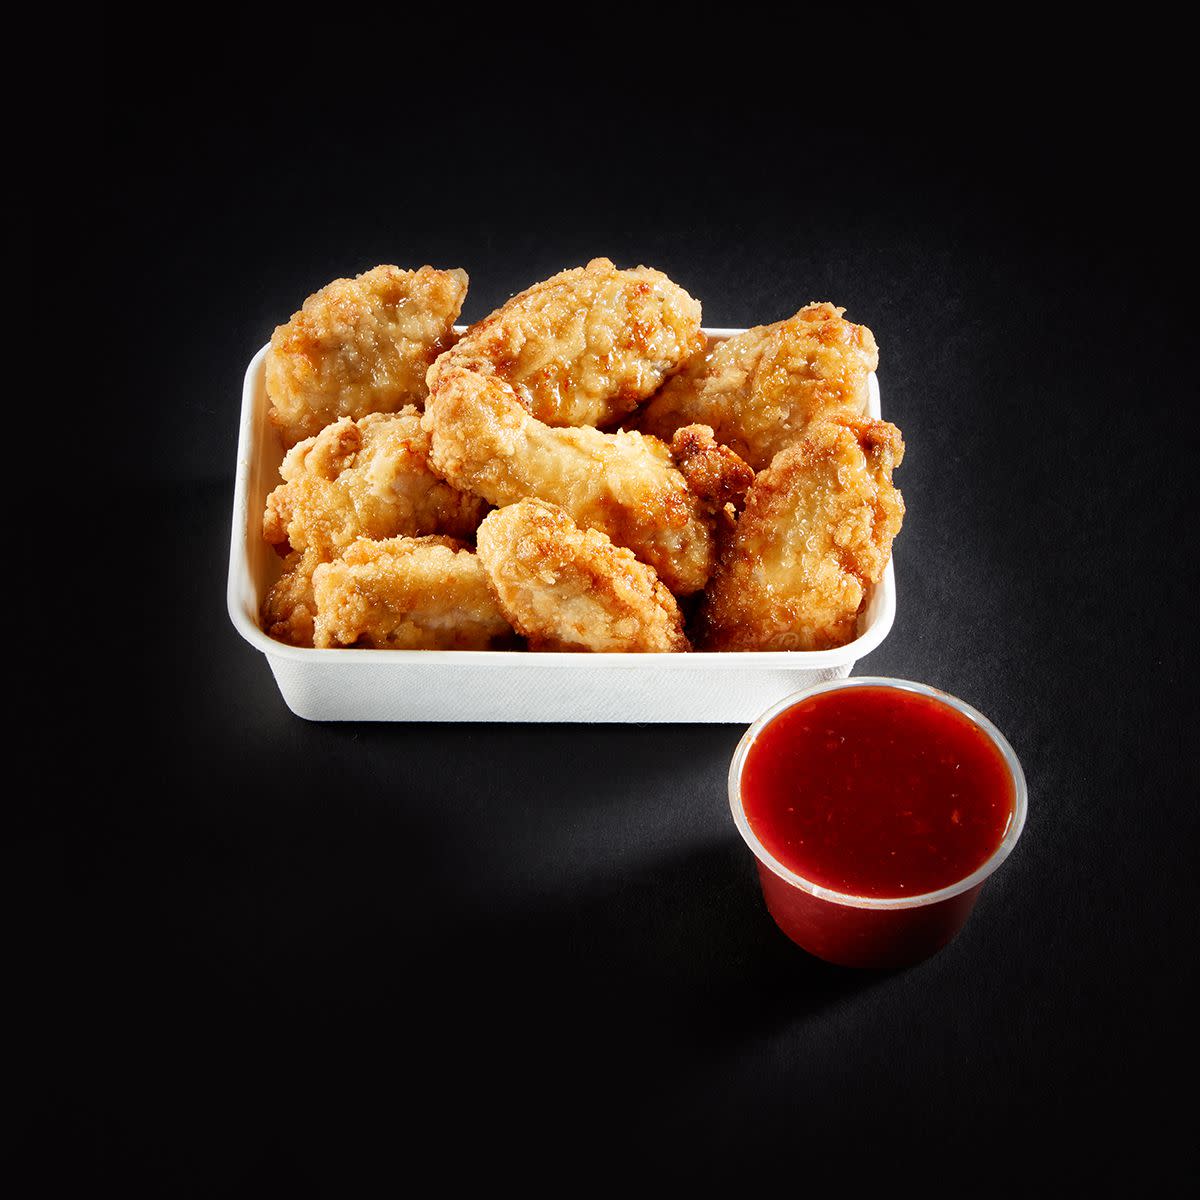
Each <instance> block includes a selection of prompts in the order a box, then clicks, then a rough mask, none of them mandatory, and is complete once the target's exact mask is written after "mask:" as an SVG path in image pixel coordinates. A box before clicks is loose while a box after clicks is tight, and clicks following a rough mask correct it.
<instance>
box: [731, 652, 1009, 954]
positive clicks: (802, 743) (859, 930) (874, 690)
mask: <svg viewBox="0 0 1200 1200" xmlns="http://www.w3.org/2000/svg"><path fill="white" fill-rule="evenodd" d="M729 802H730V807H731V808H732V810H733V819H734V821H735V823H736V824H737V828H738V832H739V833H741V835H742V837H743V839H744V840H745V842H746V844H747V845H748V846H749V847H750V849H751V850H752V851H753V852H754V856H755V859H756V861H757V866H758V875H759V879H760V881H761V882H762V889H763V898H764V899H765V901H766V904H767V908H768V910H769V911H770V913H771V916H772V917H773V918H774V919H775V922H776V924H777V925H778V926H779V928H780V929H781V930H783V932H784V933H785V934H787V936H788V937H789V938H791V940H792V941H793V942H795V943H796V944H797V945H799V946H802V947H803V948H804V949H805V950H807V951H808V952H809V953H810V954H814V955H816V956H817V957H818V958H821V959H824V960H826V961H827V962H832V963H837V964H839V965H842V966H849V967H885V968H894V967H902V966H908V965H910V964H912V963H915V962H919V961H920V960H921V959H923V958H927V957H928V956H929V955H931V954H933V953H935V952H936V951H937V950H939V949H941V948H942V947H943V946H944V945H946V943H947V942H949V941H950V940H951V938H953V937H954V935H955V934H956V933H958V931H959V930H960V929H961V928H962V926H963V924H964V923H965V921H966V919H967V917H968V916H970V914H971V910H972V909H973V908H974V906H975V901H976V899H977V898H978V896H979V893H980V890H981V889H982V888H983V885H984V883H985V881H986V880H987V879H988V877H989V876H990V875H991V874H992V872H993V871H995V870H996V868H997V867H998V866H1000V864H1001V863H1002V862H1003V861H1004V860H1005V859H1006V858H1007V857H1008V855H1009V854H1010V852H1011V851H1012V848H1013V847H1014V846H1015V845H1016V842H1017V839H1018V838H1019V837H1020V835H1021V830H1022V828H1023V827H1024V824H1025V814H1026V809H1027V804H1028V798H1027V793H1026V786H1025V777H1024V774H1023V773H1022V771H1021V764H1020V763H1019V762H1018V761H1017V756H1016V754H1014V753H1013V749H1012V747H1011V746H1010V745H1009V744H1008V742H1007V741H1006V740H1005V738H1004V736H1003V735H1002V734H1001V733H1000V731H999V730H998V729H997V728H996V727H995V726H994V725H993V724H992V723H991V722H990V721H989V720H988V719H987V718H986V717H984V716H983V715H982V714H981V713H979V712H977V711H976V710H975V709H973V708H971V707H970V705H967V704H964V703H963V702H962V701H961V700H957V699H955V698H954V697H953V696H948V695H946V693H944V692H940V691H938V690H937V689H936V688H931V687H927V686H925V685H924V684H920V683H910V682H908V681H906V680H898V679H883V678H875V677H866V676H864V677H860V678H854V679H842V680H836V681H834V682H832V683H825V684H820V685H818V686H816V687H813V688H809V689H807V690H806V691H803V692H799V693H798V694H796V695H795V696H789V697H788V698H787V699H785V700H783V701H781V702H780V703H779V704H777V705H775V706H774V707H773V708H771V709H769V710H768V711H767V712H765V713H764V714H763V715H762V716H761V717H760V718H759V719H758V720H757V721H756V722H755V723H754V724H753V725H751V726H750V728H749V729H748V730H747V731H746V734H745V736H744V737H743V738H742V740H741V742H740V743H739V745H738V748H737V751H736V753H735V754H734V756H733V762H732V764H731V765H730V769H729Z"/></svg>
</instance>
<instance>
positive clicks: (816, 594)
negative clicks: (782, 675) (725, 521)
mask: <svg viewBox="0 0 1200 1200" xmlns="http://www.w3.org/2000/svg"><path fill="white" fill-rule="evenodd" d="M903 455H904V442H903V440H902V439H901V437H900V431H899V430H898V429H897V428H896V427H895V426H894V425H889V424H887V423H886V422H884V421H870V420H856V419H847V418H838V419H836V420H833V421H822V422H819V423H818V424H816V425H814V426H813V427H812V428H811V429H810V430H809V432H808V434H807V435H806V437H805V438H804V440H803V441H801V442H800V444H799V445H797V446H793V447H791V448H790V449H787V450H784V451H781V452H780V453H779V454H778V455H777V456H776V458H775V460H774V461H773V462H772V463H771V465H770V467H768V468H767V470H765V471H763V472H762V473H761V474H760V475H759V476H758V478H757V479H756V480H755V481H754V484H753V486H752V487H751V488H750V491H749V492H748V493H747V496H746V509H745V511H744V512H743V513H742V515H741V516H740V517H739V518H738V522H737V527H736V530H735V532H734V534H733V536H732V538H731V540H730V542H729V543H728V544H726V545H725V546H724V547H723V549H722V553H721V559H720V562H719V563H718V564H717V569H716V570H715V571H714V573H713V578H712V583H711V585H710V587H709V590H708V593H707V596H706V602H705V605H704V608H703V610H702V612H701V617H700V635H699V640H698V645H699V646H700V647H701V648H702V649H705V650H825V649H828V648H830V647H833V646H841V645H844V644H845V643H846V642H848V641H850V640H851V639H852V638H853V637H854V636H855V624H856V618H857V616H858V612H859V609H860V608H861V607H862V604H863V600H864V598H865V589H866V586H867V585H868V584H870V583H875V582H877V581H878V580H879V579H880V577H881V576H882V575H883V571H884V568H885V567H886V566H887V562H888V558H889V556H890V554H891V549H892V539H893V538H894V537H895V536H896V534H897V533H898V532H899V530H900V523H901V521H902V520H903V517H904V501H903V499H902V498H901V495H900V493H899V492H898V491H897V490H896V489H895V488H894V487H893V486H892V469H893V468H894V467H895V466H897V465H898V464H899V463H900V460H901V459H902V457H903Z"/></svg>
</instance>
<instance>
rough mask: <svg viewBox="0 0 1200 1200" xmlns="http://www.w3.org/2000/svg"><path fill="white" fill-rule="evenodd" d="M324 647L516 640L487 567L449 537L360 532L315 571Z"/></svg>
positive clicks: (459, 646) (477, 646)
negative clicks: (378, 536) (377, 537)
mask: <svg viewBox="0 0 1200 1200" xmlns="http://www.w3.org/2000/svg"><path fill="white" fill-rule="evenodd" d="M313 592H314V594H315V596H316V604H317V618H316V629H315V633H314V638H313V641H314V643H315V645H316V646H317V647H318V648H324V649H328V648H330V647H336V646H361V647H367V648H371V649H376V650H487V649H490V648H491V647H492V646H496V645H503V644H506V643H510V642H512V641H513V640H514V639H513V631H512V626H511V625H509V623H508V621H507V620H506V618H505V616H504V614H503V613H502V612H501V611H500V608H499V606H498V605H497V604H496V599H495V597H494V596H493V594H492V588H491V584H489V583H488V577H487V572H486V571H484V569H483V566H482V564H481V563H480V561H479V559H478V558H477V557H476V556H475V554H473V553H472V552H471V551H470V550H468V549H467V548H466V547H465V546H464V545H463V543H462V542H459V541H456V540H455V539H454V538H447V537H420V538H407V537H396V538H389V539H387V540H386V541H381V542H373V541H371V540H370V539H368V538H359V539H358V540H357V541H356V542H355V543H354V544H353V545H352V546H350V547H349V549H347V550H346V552H345V553H344V554H343V555H342V557H341V558H339V559H335V560H334V561H333V562H329V563H323V564H322V565H321V566H319V567H317V569H316V571H315V572H314V573H313Z"/></svg>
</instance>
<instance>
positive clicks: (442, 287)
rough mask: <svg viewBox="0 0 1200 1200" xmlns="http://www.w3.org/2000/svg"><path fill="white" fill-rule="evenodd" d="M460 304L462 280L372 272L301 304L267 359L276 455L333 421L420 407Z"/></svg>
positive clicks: (395, 270) (461, 274)
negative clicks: (280, 440)
mask: <svg viewBox="0 0 1200 1200" xmlns="http://www.w3.org/2000/svg"><path fill="white" fill-rule="evenodd" d="M466 294H467V273H466V272H465V271H461V270H456V271H435V270H434V269H433V267H422V268H421V269H420V270H419V271H402V270H400V268H399V267H392V266H382V267H376V268H375V269H374V270H372V271H366V272H364V273H363V274H362V275H359V276H357V277H356V278H354V279H335V280H334V281H333V282H332V283H330V284H327V285H326V286H325V287H323V288H322V289H321V290H320V291H319V292H317V293H315V294H314V295H312V296H309V298H308V299H307V300H305V302H304V307H303V308H302V309H301V310H300V311H299V312H298V313H296V314H295V315H294V316H293V317H292V319H291V320H290V321H289V322H288V323H287V324H286V325H280V326H279V328H278V329H276V330H275V334H274V336H273V337H272V338H271V349H270V351H269V352H268V353H267V362H266V376H267V395H268V396H269V397H270V398H271V412H270V418H271V421H272V423H273V424H274V425H275V426H276V427H277V428H278V429H279V433H280V436H281V437H282V438H283V444H284V446H294V445H295V444H296V443H297V442H298V441H300V440H301V439H302V438H306V437H312V436H313V435H314V434H316V433H319V432H320V431H321V430H322V429H323V428H324V427H325V426H326V425H328V424H329V423H330V422H331V421H336V420H337V419H338V418H339V417H350V418H351V419H352V420H357V419H358V418H359V417H365V416H366V415H367V414H368V413H373V412H395V411H396V410H397V409H399V408H402V407H403V406H404V405H406V404H421V403H422V402H423V401H424V399H425V396H426V393H427V392H428V388H427V387H426V385H425V375H426V372H427V371H428V370H429V365H430V364H431V363H432V362H433V360H434V359H435V358H437V356H438V355H439V354H441V353H442V351H443V350H445V349H446V348H447V347H448V346H450V345H451V344H452V343H453V341H454V332H453V325H454V322H455V321H456V320H457V319H458V314H459V313H460V312H461V311H462V306H463V300H464V298H465V297H466Z"/></svg>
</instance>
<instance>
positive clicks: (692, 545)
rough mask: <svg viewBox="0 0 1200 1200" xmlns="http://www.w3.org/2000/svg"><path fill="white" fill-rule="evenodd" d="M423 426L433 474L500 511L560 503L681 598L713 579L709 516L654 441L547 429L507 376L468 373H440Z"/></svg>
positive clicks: (664, 448) (625, 435)
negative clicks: (535, 502) (520, 504)
mask: <svg viewBox="0 0 1200 1200" xmlns="http://www.w3.org/2000/svg"><path fill="white" fill-rule="evenodd" d="M422 426H423V428H424V429H425V430H427V431H428V432H429V433H430V434H431V437H432V448H431V453H430V458H431V460H432V462H433V465H434V468H435V469H436V470H437V471H439V472H441V473H442V474H443V475H444V476H445V477H446V478H447V479H448V480H450V481H451V483H453V484H455V485H456V486H457V487H459V488H462V489H463V490H465V491H471V492H473V493H475V494H476V495H479V496H482V497H483V498H484V499H485V500H487V501H489V502H490V503H492V504H495V505H501V506H502V505H506V504H515V503H516V502H517V501H518V500H524V499H526V498H531V497H532V498H536V499H539V500H547V501H549V502H550V503H552V504H557V505H559V506H560V507H561V508H563V509H565V510H566V512H567V513H568V514H569V515H570V517H571V518H572V519H573V520H574V521H575V523H576V524H578V525H581V526H583V527H585V528H591V529H598V530H600V531H601V532H602V533H605V534H607V535H608V537H609V538H611V539H612V541H614V542H615V543H616V544H617V545H618V546H626V547H628V548H629V549H630V550H632V551H633V552H634V554H636V555H637V557H638V558H640V559H641V560H642V561H643V562H644V563H648V564H649V565H650V566H652V567H653V568H654V569H655V571H656V572H657V573H658V576H659V578H660V579H661V580H662V581H663V583H665V584H666V585H667V587H668V588H670V589H671V591H672V592H674V593H675V594H676V595H690V594H691V593H692V592H696V591H699V590H700V589H701V588H702V587H703V586H704V584H705V583H706V582H707V580H708V576H709V572H710V571H711V569H712V564H713V559H714V556H715V543H714V538H713V530H712V525H713V518H712V514H711V513H710V512H709V511H708V508H707V506H706V505H705V503H704V502H703V501H702V500H701V499H700V498H699V497H697V496H695V495H694V494H693V493H692V492H691V491H690V489H689V488H688V486H687V482H686V480H685V479H684V478H683V476H682V475H681V474H680V473H679V471H678V470H676V468H675V467H674V465H673V464H672V463H671V455H670V451H669V449H668V448H667V446H665V445H664V444H663V443H662V442H660V441H659V440H658V439H657V438H647V437H643V436H642V435H641V434H640V433H615V434H614V433H601V432H600V431H599V430H596V429H592V428H591V427H589V426H583V427H580V428H578V429H554V428H551V427H550V426H549V425H545V424H543V423H542V422H541V421H538V420H537V419H536V418H534V417H532V416H530V415H529V413H528V412H527V411H526V410H525V407H524V406H523V405H522V404H521V401H520V399H519V398H518V397H517V394H516V393H515V392H514V391H513V389H512V388H511V387H510V386H509V385H508V384H507V383H505V382H504V381H503V380H501V379H498V378H496V377H495V376H491V375H487V374H483V373H481V372H478V371H468V370H464V369H462V368H449V369H444V370H442V371H440V372H439V373H438V374H437V378H436V379H435V380H434V382H433V387H432V390H431V391H430V393H429V400H428V402H427V404H426V408H425V417H424V419H423V421H422Z"/></svg>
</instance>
